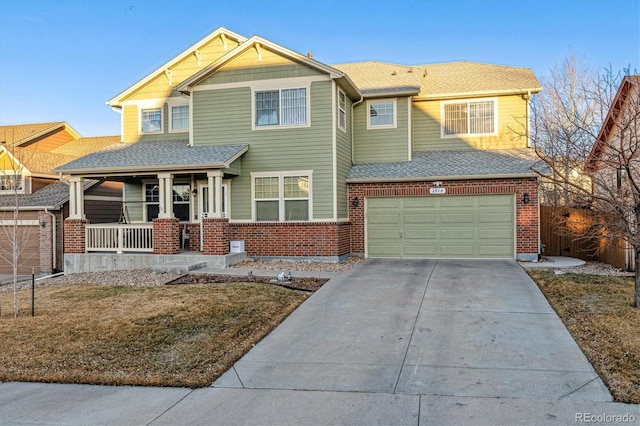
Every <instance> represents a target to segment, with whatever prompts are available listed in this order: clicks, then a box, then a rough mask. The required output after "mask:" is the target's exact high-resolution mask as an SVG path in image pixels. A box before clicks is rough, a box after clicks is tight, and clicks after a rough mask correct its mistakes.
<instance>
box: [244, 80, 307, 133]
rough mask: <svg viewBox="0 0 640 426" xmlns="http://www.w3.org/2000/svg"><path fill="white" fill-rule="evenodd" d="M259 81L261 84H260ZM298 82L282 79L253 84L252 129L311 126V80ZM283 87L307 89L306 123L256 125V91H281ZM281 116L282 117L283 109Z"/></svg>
mask: <svg viewBox="0 0 640 426" xmlns="http://www.w3.org/2000/svg"><path fill="white" fill-rule="evenodd" d="M258 83H259V84H258ZM296 83H297V82H291V83H289V84H287V82H286V81H281V82H280V84H275V83H274V84H269V81H268V80H267V81H261V82H256V84H251V130H274V129H299V128H301V127H311V82H307V83H306V84H299V83H298V84H296ZM283 89H305V90H306V104H307V117H306V120H305V124H293V125H286V126H285V125H282V124H274V125H270V126H257V125H256V92H268V91H276V90H277V91H278V93H281V91H282V90H283ZM280 108H282V102H280ZM279 117H282V114H281V111H280V115H279Z"/></svg>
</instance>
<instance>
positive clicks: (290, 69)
mask: <svg viewBox="0 0 640 426" xmlns="http://www.w3.org/2000/svg"><path fill="white" fill-rule="evenodd" d="M315 75H323V74H322V73H321V72H319V71H317V70H314V69H312V68H309V67H306V66H304V65H298V64H286V65H271V66H264V67H260V68H253V67H252V68H240V69H230V70H224V69H223V70H220V71H218V72H216V73H215V74H214V75H212V76H211V77H209V78H207V79H205V80H203V81H202V83H200V84H201V85H205V84H225V83H238V82H244V81H256V80H270V79H274V78H296V77H311V76H315Z"/></svg>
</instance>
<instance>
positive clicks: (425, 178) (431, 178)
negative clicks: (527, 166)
mask: <svg viewBox="0 0 640 426" xmlns="http://www.w3.org/2000/svg"><path fill="white" fill-rule="evenodd" d="M533 177H538V175H537V174H536V173H533V172H532V173H515V174H495V175H449V176H447V175H443V176H415V177H399V178H383V177H380V178H378V177H376V178H352V179H349V178H347V180H346V181H347V183H382V182H429V181H437V180H440V181H450V180H483V179H518V178H533Z"/></svg>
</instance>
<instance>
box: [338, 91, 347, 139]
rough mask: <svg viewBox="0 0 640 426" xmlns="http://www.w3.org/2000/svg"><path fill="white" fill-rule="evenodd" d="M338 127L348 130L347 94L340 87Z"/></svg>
mask: <svg viewBox="0 0 640 426" xmlns="http://www.w3.org/2000/svg"><path fill="white" fill-rule="evenodd" d="M338 128H339V129H340V130H344V131H345V132H346V131H347V96H346V95H345V94H344V92H343V91H342V90H340V89H338Z"/></svg>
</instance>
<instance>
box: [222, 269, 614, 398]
mask: <svg viewBox="0 0 640 426" xmlns="http://www.w3.org/2000/svg"><path fill="white" fill-rule="evenodd" d="M214 386H215V387H234V388H252V389H301V390H324V391H327V390H331V391H356V392H388V393H403V394H423V395H452V396H477V397H492V398H497V397H500V398H535V399H567V398H568V399H571V398H578V399H581V400H582V399H588V400H593V401H607V400H611V395H610V394H609V392H608V391H607V389H606V388H605V387H604V385H603V383H602V382H601V380H600V379H599V377H598V375H597V374H596V373H595V371H594V370H593V368H592V366H591V364H590V363H589V362H588V361H587V359H586V358H585V356H584V355H583V353H582V352H581V351H580V349H579V347H578V346H577V344H576V343H575V341H574V340H573V339H572V338H571V336H570V335H569V333H568V331H567V330H566V329H565V327H564V326H563V324H562V323H561V322H560V320H559V319H558V317H557V315H556V314H555V313H554V311H553V310H552V309H551V307H550V306H549V304H548V303H547V301H546V299H545V298H544V296H543V295H542V294H541V292H540V291H539V289H538V288H537V286H536V285H535V284H534V283H533V282H532V281H531V279H530V278H529V277H528V276H527V274H526V273H525V272H524V271H523V270H522V268H520V266H519V265H518V264H517V263H516V262H514V261H508V260H505V261H496V260H492V261H486V260H482V261H471V260H468V261H460V260H440V261H433V260H403V261H393V260H369V261H366V262H364V263H363V264H361V265H360V266H358V267H356V268H354V269H352V270H350V271H349V272H347V273H345V274H342V275H340V276H339V277H338V278H335V279H333V280H332V281H331V282H330V283H329V285H327V286H325V287H323V288H322V290H321V291H319V292H318V293H317V294H316V295H314V296H313V297H312V298H311V299H310V300H309V301H307V302H306V303H305V305H304V307H303V308H302V309H298V310H297V311H296V312H294V313H293V314H292V315H291V316H290V317H289V318H288V319H287V320H286V322H285V323H283V324H282V325H281V326H280V327H279V328H278V329H277V330H276V331H275V332H273V333H272V334H271V335H270V336H268V337H267V338H266V339H265V340H264V341H262V342H261V343H260V344H258V345H257V346H256V347H255V348H254V349H253V350H251V351H250V352H249V353H248V354H247V355H246V356H244V357H243V358H242V359H241V360H240V361H238V362H237V363H236V364H235V366H234V367H233V369H232V370H230V371H229V372H228V373H227V374H225V375H224V376H223V377H221V378H220V379H219V380H218V381H217V382H216V383H215V384H214Z"/></svg>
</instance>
